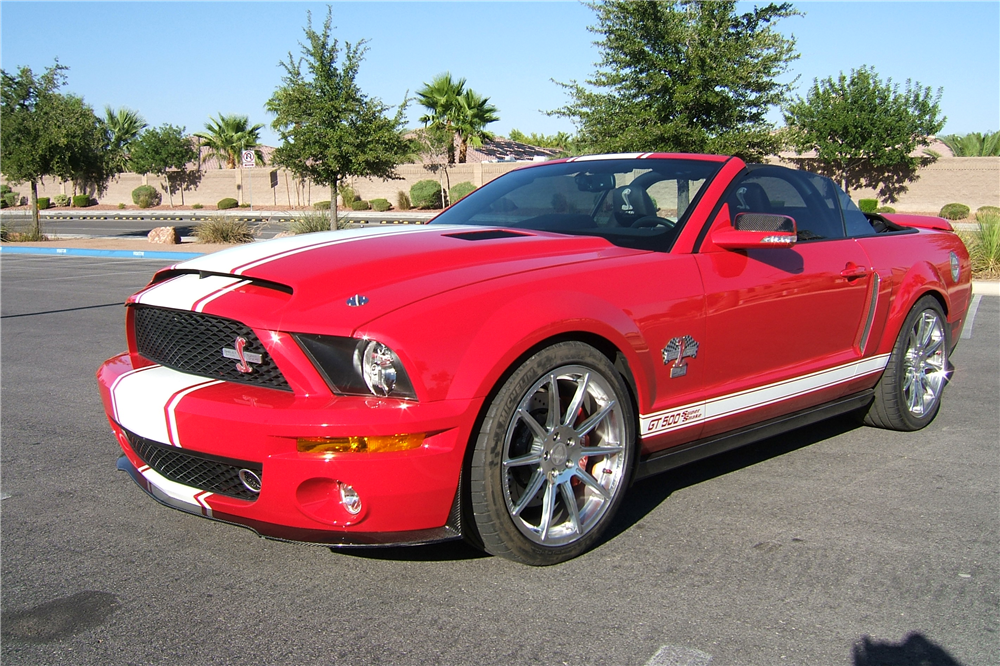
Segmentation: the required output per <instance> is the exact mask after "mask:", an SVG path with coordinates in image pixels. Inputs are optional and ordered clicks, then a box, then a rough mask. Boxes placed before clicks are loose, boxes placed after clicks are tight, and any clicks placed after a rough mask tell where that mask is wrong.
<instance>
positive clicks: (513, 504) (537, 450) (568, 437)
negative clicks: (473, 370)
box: [469, 342, 635, 566]
mask: <svg viewBox="0 0 1000 666" xmlns="http://www.w3.org/2000/svg"><path fill="white" fill-rule="evenodd" d="M634 459H635V429H634V416H633V410H632V403H631V400H630V399H629V394H628V391H627V389H626V388H625V383H624V381H623V380H622V377H621V375H620V374H619V373H618V372H617V371H616V370H615V368H614V366H612V365H611V363H610V362H609V361H608V359H607V358H606V357H605V356H604V355H603V354H601V353H600V352H599V351H597V350H596V349H594V348H593V347H590V346H589V345H585V344H583V343H580V342H563V343H559V344H556V345H553V346H551V347H548V348H547V349H543V350H542V351H540V352H538V353H537V354H535V355H534V356H532V357H531V358H529V359H528V360H527V361H525V362H524V363H523V364H522V365H521V366H520V367H518V368H517V370H515V371H514V373H513V374H512V375H511V376H510V378H509V379H508V380H507V381H506V382H504V384H503V386H502V387H501V388H500V390H499V391H498V392H497V394H496V397H495V398H494V399H493V402H492V403H491V404H490V406H489V410H488V412H487V414H486V417H485V418H484V419H483V424H482V428H481V429H480V431H479V436H478V438H477V440H476V443H475V450H474V452H473V455H472V461H471V465H470V468H471V469H470V477H469V487H470V491H471V492H470V494H471V499H472V506H473V514H474V517H475V523H476V531H477V532H478V535H479V537H480V539H481V540H482V543H483V547H484V549H485V550H486V551H488V552H490V553H492V554H494V555H497V556H500V557H504V558H507V559H510V560H515V561H517V562H522V563H525V564H531V565H536V566H542V565H549V564H556V563H558V562H563V561H565V560H568V559H571V558H573V557H576V556H577V555H579V554H581V553H583V552H585V551H586V550H588V549H590V548H591V547H592V546H593V545H594V543H595V542H596V541H597V540H598V539H600V538H601V535H602V533H603V532H604V530H605V529H606V528H607V526H608V524H609V523H610V522H611V520H612V519H613V517H614V514H615V512H616V511H617V509H618V506H619V505H620V504H621V501H622V497H623V496H624V495H625V491H626V489H627V488H628V485H629V483H630V482H631V479H632V469H633V467H634Z"/></svg>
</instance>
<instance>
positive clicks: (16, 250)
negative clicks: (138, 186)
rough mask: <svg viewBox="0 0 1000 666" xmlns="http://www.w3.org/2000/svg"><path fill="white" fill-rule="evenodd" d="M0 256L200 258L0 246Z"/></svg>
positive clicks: (180, 254)
mask: <svg viewBox="0 0 1000 666" xmlns="http://www.w3.org/2000/svg"><path fill="white" fill-rule="evenodd" d="M0 254H35V255H38V254H47V255H64V256H69V257H117V258H127V259H166V260H168V261H187V260H188V259H194V258H195V257H200V256H202V253H200V252H147V251H146V250H89V249H82V248H76V247H51V248H50V247H11V246H10V245H0Z"/></svg>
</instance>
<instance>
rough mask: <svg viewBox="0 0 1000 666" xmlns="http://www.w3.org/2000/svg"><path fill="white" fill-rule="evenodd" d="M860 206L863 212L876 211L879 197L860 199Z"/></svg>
mask: <svg viewBox="0 0 1000 666" xmlns="http://www.w3.org/2000/svg"><path fill="white" fill-rule="evenodd" d="M858 208H860V209H861V212H862V213H874V212H875V211H876V210H877V209H878V199H858Z"/></svg>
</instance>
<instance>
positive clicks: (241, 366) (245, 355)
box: [222, 336, 264, 374]
mask: <svg viewBox="0 0 1000 666" xmlns="http://www.w3.org/2000/svg"><path fill="white" fill-rule="evenodd" d="M235 344H236V349H230V348H229V347H223V348H222V355H223V356H225V357H226V358H231V359H233V360H236V361H239V363H237V364H236V369H237V370H238V371H239V372H242V373H243V374H249V373H251V372H253V368H251V367H250V364H251V363H254V364H256V365H259V364H260V363H261V362H262V361H263V360H264V357H263V356H261V355H260V354H254V353H253V352H248V351H243V350H244V349H245V348H246V346H247V340H246V338H244V337H242V336H240V337H238V338H236V343H235Z"/></svg>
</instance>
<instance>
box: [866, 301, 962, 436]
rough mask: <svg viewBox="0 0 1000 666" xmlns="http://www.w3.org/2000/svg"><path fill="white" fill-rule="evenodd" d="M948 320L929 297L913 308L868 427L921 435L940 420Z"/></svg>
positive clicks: (946, 375)
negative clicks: (919, 431) (938, 417)
mask: <svg viewBox="0 0 1000 666" xmlns="http://www.w3.org/2000/svg"><path fill="white" fill-rule="evenodd" d="M948 348H949V344H948V333H947V320H946V319H945V316H944V311H943V310H942V309H941V305H940V303H938V301H937V299H935V298H934V297H933V296H924V297H923V298H921V299H920V300H918V301H917V303H916V304H915V305H914V306H913V309H912V310H910V314H909V315H907V317H906V321H905V322H904V323H903V328H902V330H900V332H899V337H898V338H897V339H896V344H895V345H894V346H893V348H892V354H891V355H890V356H889V362H888V364H887V365H886V368H885V373H884V374H883V375H882V379H880V380H879V383H878V384H877V385H876V386H875V400H874V402H873V403H872V405H871V407H870V408H869V410H868V413H867V414H865V418H864V421H865V425H870V426H875V427H878V428H886V429H889V430H901V431H912V430H919V429H921V428H923V427H924V426H926V425H927V424H928V423H930V422H931V421H933V420H934V417H935V416H936V415H937V413H938V409H939V408H940V407H941V394H942V393H943V392H944V387H945V386H946V385H947V383H948V378H949V376H950V374H951V366H950V365H949V363H948Z"/></svg>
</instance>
